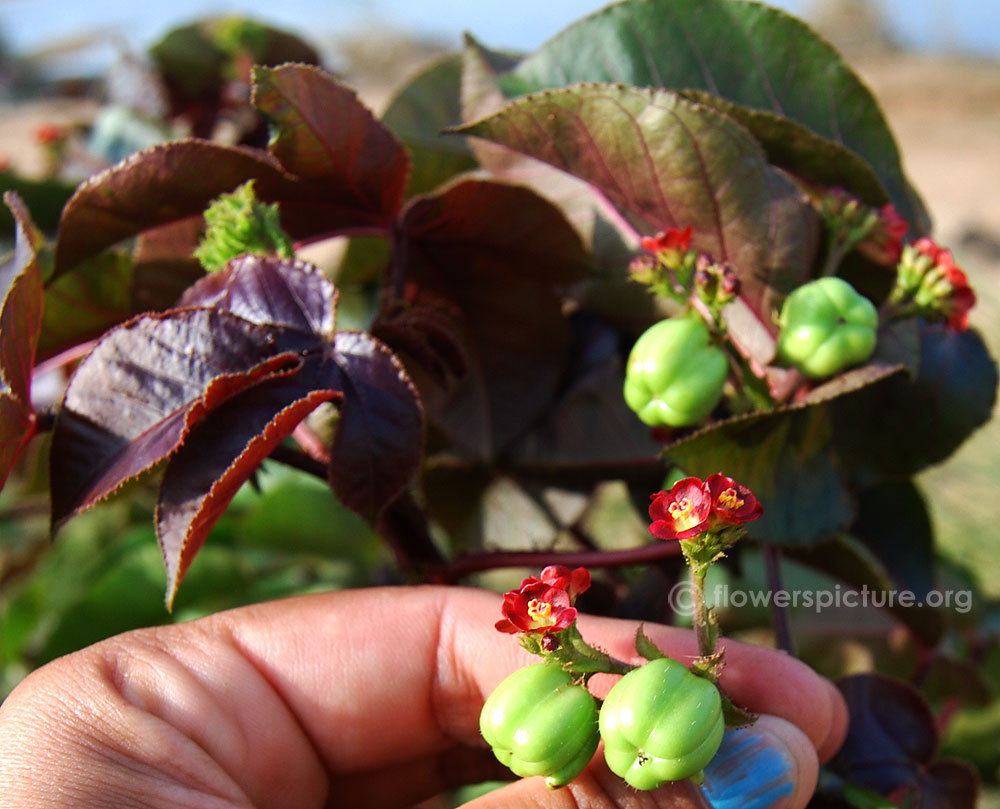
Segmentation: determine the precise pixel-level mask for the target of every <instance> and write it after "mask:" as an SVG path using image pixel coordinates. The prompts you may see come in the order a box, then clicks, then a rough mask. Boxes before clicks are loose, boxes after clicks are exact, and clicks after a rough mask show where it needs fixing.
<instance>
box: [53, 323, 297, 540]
mask: <svg viewBox="0 0 1000 809" xmlns="http://www.w3.org/2000/svg"><path fill="white" fill-rule="evenodd" d="M309 345H310V344H309V341H308V340H305V339H304V338H303V337H302V336H301V335H298V334H296V333H294V332H285V331H280V330H276V329H273V328H272V329H267V328H265V327H263V326H258V325H255V324H252V323H248V322H247V321H245V320H243V319H241V318H238V317H236V316H235V315H232V314H230V313H228V312H224V311H215V310H211V309H186V310H177V311H172V312H168V313H166V314H163V315H147V316H144V317H140V318H137V319H136V320H133V321H130V322H129V323H126V324H123V325H122V326H120V327H118V328H116V329H114V330H112V331H111V332H109V333H108V334H107V335H106V336H105V337H104V339H103V340H101V342H100V343H98V345H97V346H96V348H95V349H94V351H93V352H92V353H91V354H90V356H89V357H87V359H86V360H84V361H83V362H82V363H81V364H80V366H79V368H77V371H76V373H75V374H74V375H73V378H72V380H71V381H70V384H69V387H68V388H67V390H66V395H65V399H64V401H63V407H62V409H61V410H60V413H59V416H58V418H57V420H56V426H55V431H54V435H53V440H52V451H51V459H52V460H51V466H52V480H51V488H52V518H53V523H54V524H55V525H58V524H59V523H61V522H62V521H64V520H65V519H67V518H68V517H70V516H72V515H73V514H74V513H76V512H77V511H79V510H81V509H83V508H86V507H87V506H90V505H93V504H94V503H95V502H97V501H99V500H101V499H103V498H104V497H107V496H108V495H109V494H111V493H112V492H113V491H115V489H117V488H118V487H119V486H120V485H121V484H123V483H124V482H125V481H127V480H130V479H131V478H134V477H135V476H137V475H139V474H140V473H142V472H144V471H145V470H147V469H149V468H150V467H151V466H153V465H154V464H155V463H157V462H158V461H160V460H162V459H163V458H165V457H166V456H167V455H169V454H170V453H171V452H173V451H174V450H175V449H176V448H177V447H178V446H179V445H180V444H181V443H182V442H183V441H184V437H185V435H186V433H187V432H188V431H189V430H190V428H191V426H192V424H193V423H194V422H195V421H196V420H197V419H198V418H199V417H201V416H202V415H204V413H206V412H208V411H210V410H212V409H213V408H214V407H216V406H218V405H219V404H220V403H221V402H222V401H224V400H225V399H227V398H229V397H230V396H233V395H234V394H236V393H237V392H239V391H241V390H245V389H246V388H247V387H250V386H252V385H255V384H259V383H260V382H261V381H262V380H263V379H265V378H268V377H270V376H274V375H282V374H288V373H291V372H292V371H294V370H295V369H297V368H298V366H299V363H300V359H299V353H300V352H301V350H302V349H303V348H307V347H309Z"/></svg>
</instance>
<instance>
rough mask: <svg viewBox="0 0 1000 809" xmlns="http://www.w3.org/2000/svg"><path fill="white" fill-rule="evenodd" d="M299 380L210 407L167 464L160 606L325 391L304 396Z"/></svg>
mask: <svg viewBox="0 0 1000 809" xmlns="http://www.w3.org/2000/svg"><path fill="white" fill-rule="evenodd" d="M301 376H302V375H295V376H293V377H291V378H279V379H269V380H267V381H265V382H263V383H261V384H259V385H257V386H256V387H254V388H252V389H250V390H248V391H246V392H245V393H243V394H242V395H241V396H238V397H237V398H235V399H230V400H229V401H227V402H225V403H224V404H222V405H221V406H220V407H218V408H216V409H215V410H214V411H213V412H212V413H211V415H209V416H208V417H207V418H206V419H205V420H204V421H203V422H202V423H201V424H199V425H198V426H197V427H196V428H195V429H194V430H193V431H192V433H191V434H190V436H189V437H188V440H187V441H186V442H185V443H184V444H183V446H181V447H180V448H179V449H178V451H177V453H176V454H175V455H174V456H173V457H172V458H171V459H170V460H169V461H168V463H167V469H166V471H165V472H164V476H163V482H162V484H161V487H160V497H159V502H158V503H157V511H156V531H157V535H158V537H159V540H160V548H161V550H162V552H163V560H164V563H165V565H166V568H167V592H166V602H167V607H168V609H169V608H170V606H171V605H172V604H173V600H174V596H175V595H176V594H177V588H178V586H179V585H180V583H181V579H182V578H183V577H184V574H185V573H187V570H188V568H189V567H190V565H191V562H192V561H193V560H194V557H195V554H197V552H198V550H199V549H200V548H201V546H202V544H203V543H204V542H205V539H206V538H207V537H208V534H209V532H210V531H211V530H212V527H213V526H214V525H215V523H216V521H217V520H218V519H219V517H220V516H222V513H223V512H224V511H225V509H226V507H227V506H228V505H229V502H230V501H231V500H232V499H233V496H234V495H235V494H236V492H237V491H238V490H239V488H240V486H242V485H243V483H245V482H246V481H247V479H248V478H249V477H250V476H251V475H252V474H253V472H254V470H255V469H256V468H257V466H258V465H259V464H260V463H261V461H263V460H264V459H265V458H266V457H267V456H268V455H269V454H270V453H271V452H272V450H274V448H275V447H276V446H277V445H278V444H279V443H281V442H282V441H283V440H284V439H285V438H287V437H288V436H289V435H290V434H291V432H292V430H294V429H295V426H296V425H297V424H298V423H299V422H300V421H302V419H304V418H305V417H306V416H307V415H309V413H311V412H312V411H313V410H314V409H316V407H318V406H319V405H320V404H322V403H323V402H325V401H329V400H330V399H334V398H336V397H338V396H339V394H338V393H337V392H336V391H332V390H307V389H306V388H304V386H303V384H302V382H303V380H302V379H301Z"/></svg>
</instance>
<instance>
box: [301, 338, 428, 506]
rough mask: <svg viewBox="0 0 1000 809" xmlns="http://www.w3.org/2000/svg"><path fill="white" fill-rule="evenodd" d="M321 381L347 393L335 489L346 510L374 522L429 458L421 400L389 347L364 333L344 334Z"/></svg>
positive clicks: (334, 461)
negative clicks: (425, 453)
mask: <svg viewBox="0 0 1000 809" xmlns="http://www.w3.org/2000/svg"><path fill="white" fill-rule="evenodd" d="M331 359H332V365H328V366H326V367H325V368H323V369H320V372H319V373H320V379H329V380H330V384H329V387H332V388H335V389H336V390H339V391H342V392H343V395H344V400H343V403H342V405H341V411H340V418H339V420H338V425H337V434H336V435H335V437H334V440H333V447H332V448H331V451H330V484H331V485H332V486H333V490H334V492H336V494H337V496H338V497H339V498H340V500H341V501H342V502H343V503H344V505H346V506H348V507H349V508H351V509H353V510H354V511H356V512H357V513H358V514H360V515H361V516H363V517H365V518H367V519H368V520H369V521H371V522H374V521H375V518H376V517H377V516H378V513H379V512H380V511H381V510H382V508H383V507H384V506H386V505H387V504H388V503H389V502H390V501H392V500H394V499H395V498H396V497H397V496H399V494H401V493H402V491H403V490H404V489H405V488H406V486H407V485H408V484H409V482H410V480H411V479H412V478H413V476H414V475H415V474H416V472H417V469H418V467H419V465H420V461H421V458H422V457H423V439H424V413H423V406H422V405H421V402H420V396H419V394H418V393H417V391H416V389H415V388H414V386H413V384H412V383H411V382H410V379H409V377H408V376H407V374H406V371H405V370H404V369H403V366H402V363H400V362H399V360H398V359H396V357H395V355H393V353H392V351H390V350H389V348H388V346H386V345H385V344H384V343H381V342H380V341H378V340H376V339H375V338H374V337H372V336H371V335H370V334H365V333H363V332H338V333H337V334H336V336H335V338H334V344H333V351H332V352H331Z"/></svg>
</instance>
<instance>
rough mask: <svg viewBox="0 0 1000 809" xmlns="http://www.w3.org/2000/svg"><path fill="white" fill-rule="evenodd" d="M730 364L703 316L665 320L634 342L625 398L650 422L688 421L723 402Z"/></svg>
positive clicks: (693, 421)
mask: <svg viewBox="0 0 1000 809" xmlns="http://www.w3.org/2000/svg"><path fill="white" fill-rule="evenodd" d="M728 370H729V366H728V363H727V362H726V355H725V354H724V353H723V352H722V350H721V349H719V348H718V347H717V346H714V345H712V344H711V343H710V335H709V333H708V328H707V327H706V326H705V324H704V323H703V322H702V321H700V320H694V319H692V318H672V319H669V320H661V321H660V322H659V323H656V324H655V325H653V326H650V327H649V328H648V329H647V330H646V331H645V332H644V333H643V334H642V336H641V337H640V338H639V339H638V340H637V341H636V343H635V345H634V346H633V347H632V352H631V353H630V354H629V358H628V367H627V368H626V371H625V389H624V394H625V402H626V403H627V404H628V406H629V407H630V408H632V410H634V411H635V412H636V414H637V415H638V416H639V418H640V419H642V421H643V422H644V423H646V424H648V425H649V426H650V427H687V426H689V425H691V424H696V423H697V422H699V421H701V420H702V419H703V418H705V416H707V415H708V414H709V413H711V412H712V410H713V409H714V408H715V406H716V405H717V404H718V403H719V399H720V398H721V397H722V386H723V385H724V384H725V382H726V374H727V372H728Z"/></svg>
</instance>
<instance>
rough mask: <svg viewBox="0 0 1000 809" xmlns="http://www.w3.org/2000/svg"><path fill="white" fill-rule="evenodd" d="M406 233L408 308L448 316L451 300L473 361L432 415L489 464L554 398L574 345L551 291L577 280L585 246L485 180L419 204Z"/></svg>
mask: <svg viewBox="0 0 1000 809" xmlns="http://www.w3.org/2000/svg"><path fill="white" fill-rule="evenodd" d="M401 230H402V233H403V234H404V239H405V242H404V249H405V250H406V251H407V253H406V255H407V256H408V258H409V263H408V270H407V280H408V281H410V282H412V284H413V286H412V288H411V290H412V296H413V297H412V299H411V303H413V304H414V305H417V306H422V305H424V302H425V300H426V301H427V304H428V305H430V306H432V307H435V310H436V311H445V310H443V309H441V307H440V302H441V301H442V300H444V301H446V302H447V304H448V309H447V311H451V312H452V313H454V314H455V316H456V317H457V318H460V320H457V321H456V324H455V328H454V330H453V333H454V334H456V335H460V338H459V339H461V341H462V343H461V348H462V349H463V350H464V351H463V353H464V355H465V359H466V360H467V362H468V373H466V374H465V375H464V377H462V379H460V380H458V381H457V383H456V384H455V385H452V386H450V387H448V388H447V389H446V390H444V391H439V395H438V397H437V398H435V400H434V404H432V408H433V417H434V418H435V420H436V421H437V422H438V424H439V425H440V426H441V427H442V428H443V429H444V430H445V431H446V432H447V433H448V434H449V435H450V436H451V437H452V438H453V440H455V441H457V442H458V443H459V444H460V446H462V447H463V449H464V450H465V451H466V452H468V453H470V454H472V455H475V456H478V457H489V456H490V455H492V454H493V453H494V452H496V451H498V450H499V449H501V448H502V447H504V446H506V445H507V444H508V443H509V442H510V441H511V440H512V439H513V438H514V437H515V436H516V435H517V434H518V433H519V432H521V431H522V430H523V429H524V428H525V427H526V426H527V425H528V424H530V423H531V422H532V421H534V420H535V419H536V418H537V417H538V416H539V415H540V414H541V413H542V412H543V411H544V409H545V407H546V406H547V405H548V403H549V400H550V398H551V397H552V395H553V394H554V393H555V390H556V386H557V384H558V382H559V379H560V377H561V375H562V373H563V369H564V365H565V362H566V351H567V349H568V347H569V329H568V326H567V322H566V319H565V317H564V316H563V314H562V312H561V304H560V299H559V296H558V295H557V294H556V290H555V285H556V284H560V283H568V282H570V281H572V280H575V279H577V278H579V277H580V276H581V274H582V273H583V271H584V270H585V268H586V261H585V255H584V252H583V247H582V245H581V243H580V240H579V237H578V236H577V235H576V233H575V231H574V230H573V229H572V227H570V226H569V224H568V223H566V221H565V220H564V219H563V218H562V216H561V214H560V213H559V211H558V210H557V209H556V208H554V207H553V206H552V205H551V204H549V203H548V202H546V201H545V200H544V199H542V198H541V197H539V196H537V195H536V194H534V193H533V192H531V191H529V190H528V189H525V188H520V187H516V186H510V185H503V184H499V183H491V182H486V181H481V180H466V181H462V182H458V183H456V184H453V185H451V186H449V187H447V188H445V189H443V190H442V191H441V192H439V193H437V194H433V195H427V196H422V197H417V198H414V200H412V201H411V203H410V204H409V205H408V207H407V209H406V211H405V214H404V216H403V220H402V228H401ZM411 325H412V326H414V327H416V328H419V327H420V324H419V323H417V322H412V323H411ZM435 328H437V327H436V326H435ZM377 331H378V327H377V325H376V333H377Z"/></svg>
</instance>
